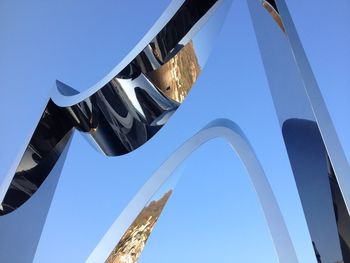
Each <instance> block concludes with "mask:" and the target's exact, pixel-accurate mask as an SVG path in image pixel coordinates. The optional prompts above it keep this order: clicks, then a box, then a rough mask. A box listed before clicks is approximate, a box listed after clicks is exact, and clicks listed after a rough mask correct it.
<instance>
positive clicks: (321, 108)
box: [248, 0, 350, 263]
mask: <svg viewBox="0 0 350 263" xmlns="http://www.w3.org/2000/svg"><path fill="white" fill-rule="evenodd" d="M248 3H249V8H250V12H251V17H252V20H253V24H254V28H255V32H256V36H257V41H258V44H259V48H260V52H261V56H262V59H263V63H264V67H265V71H266V74H267V79H268V82H269V88H270V91H271V94H272V98H273V101H274V105H275V108H276V112H277V116H278V119H279V122H280V125H281V129H282V131H283V136H284V140H285V144H286V146H287V151H288V155H289V159H290V162H291V165H292V169H293V173H294V177H295V180H296V182H297V186H298V191H299V194H300V197H301V201H302V205H303V209H304V211H305V216H306V219H307V223H308V227H309V231H310V235H311V239H312V245H313V247H314V251H315V256H316V259H317V260H318V261H319V262H329V263H333V262H343V260H344V262H347V261H348V260H349V259H348V253H349V252H348V251H349V247H348V241H344V240H349V239H350V232H349V231H348V228H349V225H350V217H349V212H348V210H347V208H346V200H347V194H348V191H347V190H346V189H347V187H348V186H349V185H348V184H347V183H346V181H347V180H348V178H346V176H347V175H349V173H348V168H349V166H348V164H347V163H346V164H345V163H344V161H345V156H344V155H343V152H342V149H341V146H340V145H339V143H338V140H337V135H336V133H335V131H334V129H333V125H332V122H331V120H330V118H329V115H328V112H327V108H326V107H325V105H324V103H323V99H322V96H321V94H320V91H319V89H318V87H317V83H316V80H315V79H314V76H313V74H312V71H311V68H309V67H308V62H307V58H306V55H305V54H304V52H303V50H302V46H301V43H300V41H299V39H298V37H297V34H296V31H295V28H294V25H293V22H292V20H291V18H290V16H289V13H288V10H287V7H286V5H285V3H284V1H283V0H280V1H278V2H276V3H275V4H274V5H271V6H272V7H274V8H275V11H276V12H279V13H280V12H281V11H282V10H283V13H284V16H282V15H281V16H280V17H281V19H282V22H283V25H284V27H285V30H283V31H282V30H280V28H276V27H274V25H273V23H271V21H270V19H268V18H267V17H266V15H265V14H264V13H262V12H261V10H260V9H259V7H258V4H257V3H256V1H254V0H252V1H250V0H249V1H248ZM277 7H278V8H277ZM287 26H288V27H287ZM289 32H292V33H291V34H290V33H289ZM301 63H302V64H303V65H300V64H301ZM301 71H302V72H301ZM276 73H278V74H276ZM322 127H323V128H322ZM323 131H324V132H323ZM332 142H334V145H333V143H332ZM332 156H333V158H332ZM332 159H335V162H330V161H329V160H332ZM336 168H338V169H340V170H339V171H341V172H340V173H339V174H338V175H339V176H337V174H334V171H335V170H336ZM344 168H346V169H344ZM344 176H345V177H344ZM344 179H345V180H344ZM343 180H344V181H343ZM340 182H342V183H340ZM344 183H345V184H344ZM342 186H344V189H345V191H343V192H342V190H341V189H342ZM339 218H341V220H339Z"/></svg>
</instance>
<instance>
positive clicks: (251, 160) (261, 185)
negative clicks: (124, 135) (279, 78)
mask: <svg viewBox="0 0 350 263" xmlns="http://www.w3.org/2000/svg"><path fill="white" fill-rule="evenodd" d="M214 138H223V139H225V140H226V141H227V142H228V143H229V144H230V146H231V147H232V148H233V149H234V151H235V152H236V153H237V154H238V156H239V158H240V160H241V162H242V164H243V165H244V167H245V169H246V171H247V175H248V176H249V177H250V179H251V181H252V184H253V186H254V189H255V191H256V193H257V196H258V199H259V202H260V204H261V206H262V209H263V212H264V216H265V218H266V221H267V224H268V227H269V230H270V233H271V236H272V240H273V243H274V246H275V249H276V252H277V255H278V258H279V261H280V262H283V263H285V262H298V260H297V256H296V253H295V250H294V246H293V243H292V241H291V238H290V236H289V233H288V230H287V227H286V225H285V222H284V219H283V216H282V213H281V211H280V208H279V205H278V203H277V200H276V198H275V196H274V194H273V191H272V189H271V186H270V184H269V182H268V180H267V177H266V175H265V173H264V170H263V168H262V166H261V164H260V162H259V161H258V159H257V157H256V155H255V153H254V151H253V149H252V147H251V146H250V144H249V141H248V139H247V138H246V137H245V135H244V134H243V132H242V131H241V129H240V128H239V127H238V126H237V125H236V124H235V123H234V122H232V121H230V120H227V119H217V120H214V121H212V122H211V123H209V124H208V125H207V126H206V127H204V128H203V129H202V130H200V131H199V132H198V133H197V134H195V135H194V136H193V137H191V138H190V139H188V140H187V141H186V142H185V143H184V144H182V145H181V146H180V147H179V148H178V149H177V150H176V151H175V152H174V153H173V154H172V155H171V156H170V157H169V158H168V159H167V160H166V161H165V162H164V163H163V164H162V165H161V166H160V167H159V168H158V170H157V171H156V172H155V173H154V174H153V176H152V177H151V178H150V179H149V180H148V181H147V182H146V183H145V184H144V186H143V187H142V188H141V189H140V191H139V192H138V193H137V194H136V195H135V197H134V198H133V199H132V200H131V201H130V203H129V204H128V206H127V207H126V208H125V209H124V210H123V212H122V213H121V214H120V215H119V217H118V218H117V219H116V221H115V222H114V223H113V224H112V226H111V227H110V229H109V230H108V231H107V233H106V234H105V235H104V237H103V238H102V240H101V241H100V243H99V244H98V245H97V246H96V247H95V249H94V250H93V251H92V253H91V254H90V256H89V257H88V259H87V261H86V262H88V263H92V262H101V261H104V260H105V259H106V258H107V257H108V255H109V254H110V252H111V251H112V250H113V248H114V247H115V245H116V244H117V243H118V241H119V239H120V238H121V237H122V236H123V234H124V232H125V231H126V230H127V228H128V227H129V225H130V224H131V222H132V221H133V220H134V219H135V218H136V217H137V215H138V214H139V213H140V212H141V210H142V209H143V208H144V207H145V205H146V204H147V202H148V200H150V199H151V197H152V196H153V195H154V194H155V193H156V192H157V190H158V189H159V188H160V187H161V186H162V185H163V184H164V183H166V181H167V179H168V178H169V177H170V176H171V174H172V173H173V172H174V171H175V169H176V168H177V167H178V166H179V165H180V164H181V163H182V162H183V161H184V160H186V158H188V157H189V156H190V155H191V153H192V152H193V151H195V150H196V149H198V148H199V147H200V146H201V145H202V144H205V143H206V142H208V141H210V140H212V139H214Z"/></svg>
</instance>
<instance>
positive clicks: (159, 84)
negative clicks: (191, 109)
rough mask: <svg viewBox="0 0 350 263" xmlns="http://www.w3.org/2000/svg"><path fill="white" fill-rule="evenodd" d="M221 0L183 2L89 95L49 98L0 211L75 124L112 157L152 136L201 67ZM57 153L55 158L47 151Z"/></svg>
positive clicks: (16, 201) (69, 91)
mask: <svg viewBox="0 0 350 263" xmlns="http://www.w3.org/2000/svg"><path fill="white" fill-rule="evenodd" d="M219 2H220V1H217V0H206V1H202V0H186V1H184V3H183V4H182V5H181V6H180V8H179V9H178V10H177V11H176V13H175V14H174V15H173V17H172V18H171V19H170V20H169V21H168V22H167V23H166V25H165V26H164V27H163V28H161V29H160V31H159V32H158V33H157V34H156V36H155V37H154V38H153V39H152V40H151V42H150V43H149V44H148V45H147V46H146V47H145V48H144V49H143V50H142V51H141V52H140V53H139V54H138V55H137V56H136V57H135V58H134V59H133V60H132V61H131V62H130V63H129V64H128V65H127V66H126V67H125V68H124V69H123V70H122V71H121V72H119V73H118V74H117V75H116V76H115V77H114V78H112V79H111V80H110V81H109V82H108V83H107V84H106V85H104V86H103V87H101V88H100V89H99V90H98V91H96V92H95V93H94V94H92V95H91V96H90V97H88V98H86V99H84V100H83V101H81V102H79V103H77V104H74V105H71V106H68V107H60V106H57V105H56V104H55V102H54V101H53V100H51V99H50V100H49V102H48V104H47V106H46V108H45V111H44V113H43V115H42V117H41V119H40V121H39V123H38V125H37V128H36V129H35V131H34V134H33V136H32V138H31V140H30V142H29V145H28V146H27V149H26V150H25V152H24V154H23V157H22V159H21V161H20V163H19V165H18V167H17V170H16V173H15V175H14V177H13V180H12V182H11V184H10V186H9V188H8V190H7V193H6V195H5V198H4V200H3V201H2V203H1V205H0V215H4V214H7V213H9V212H11V211H13V210H15V209H16V208H17V207H19V206H21V205H22V204H23V203H24V202H25V201H26V200H28V199H29V198H30V197H31V195H32V194H33V193H34V192H35V191H36V190H37V189H38V188H39V187H40V185H41V184H42V183H43V182H44V180H45V178H46V177H47V175H48V174H49V172H50V170H51V169H52V167H53V166H54V164H55V162H56V160H57V158H58V157H59V155H60V153H59V151H57V150H55V149H56V148H59V149H62V148H63V147H64V145H65V141H63V142H61V140H62V138H64V137H65V136H67V135H68V134H69V136H70V134H71V130H73V129H77V130H78V131H80V132H81V133H82V134H83V135H84V136H85V137H86V138H87V139H88V140H89V141H91V144H92V145H93V146H94V147H95V148H96V149H97V150H98V151H100V152H101V153H102V154H105V155H107V156H118V155H123V154H127V153H129V152H131V151H133V150H135V149H137V148H138V147H140V146H141V145H143V144H144V143H146V142H147V141H148V140H149V139H150V138H152V137H153V136H154V135H155V134H156V133H157V132H158V131H159V130H160V129H161V128H162V127H163V126H164V124H166V123H167V121H168V120H169V118H170V117H171V116H172V114H173V113H174V112H175V111H176V110H177V108H178V107H179V106H180V104H181V103H182V102H183V101H184V99H185V97H186V96H187V94H188V93H189V91H190V89H191V88H192V86H193V84H194V83H195V81H196V80H197V78H198V76H199V74H200V71H201V66H200V65H199V62H198V59H197V54H196V52H197V51H196V49H195V47H194V45H193V43H192V38H193V37H194V36H195V33H196V32H197V31H200V30H206V28H205V26H204V25H205V23H204V24H203V23H202V22H203V21H205V20H206V19H207V18H208V17H210V16H211V15H212V13H213V12H209V11H215V10H216V9H215V8H216V7H217V6H218V4H222V1H221V2H220V3H219ZM195 26H196V28H195V29H194V27H195ZM209 30H210V29H209ZM208 40H209V39H208ZM204 42H205V41H204ZM201 44H202V45H206V43H201ZM57 89H58V90H59V91H60V93H61V94H62V95H64V96H67V97H69V96H74V95H76V94H78V93H79V92H78V91H76V90H74V89H73V88H72V87H69V86H68V85H66V84H64V83H62V82H59V81H57ZM52 155H54V156H55V158H51V157H50V158H49V156H52ZM44 162H45V163H44ZM24 178H25V179H24Z"/></svg>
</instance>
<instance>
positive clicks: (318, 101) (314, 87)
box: [276, 0, 350, 214]
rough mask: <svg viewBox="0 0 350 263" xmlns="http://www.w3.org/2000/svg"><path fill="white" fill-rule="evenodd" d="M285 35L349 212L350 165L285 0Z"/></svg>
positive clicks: (281, 4)
mask: <svg viewBox="0 0 350 263" xmlns="http://www.w3.org/2000/svg"><path fill="white" fill-rule="evenodd" d="M276 3H277V6H278V9H279V13H280V16H281V18H282V21H283V24H284V27H285V30H286V35H287V38H288V41H289V43H290V46H291V49H292V52H293V55H294V59H295V62H296V65H297V67H298V70H299V74H300V75H301V78H302V81H303V85H304V89H305V92H306V94H307V98H308V100H309V102H310V106H311V109H312V112H313V114H314V116H315V119H316V122H317V125H318V127H319V129H320V132H321V135H322V139H323V141H324V144H325V147H326V149H327V153H328V155H329V158H330V161H331V163H332V166H333V169H334V173H335V175H336V178H337V181H338V184H339V188H340V191H341V193H342V196H343V198H344V201H345V205H346V207H347V210H348V213H349V214H350V166H349V163H348V162H347V159H346V156H345V153H344V150H343V148H342V146H341V143H340V141H339V138H338V135H337V132H336V130H335V128H334V125H333V122H332V118H331V116H330V114H329V112H328V110H327V106H326V103H325V101H324V99H323V97H322V94H321V91H320V88H319V86H318V83H317V80H316V78H315V75H314V74H313V71H312V68H311V66H310V63H309V61H308V59H307V56H306V53H305V50H304V48H303V46H302V43H301V41H300V39H299V36H298V33H297V31H296V28H295V25H294V23H293V20H292V18H291V15H290V13H289V10H288V7H287V5H286V3H285V1H284V0H276Z"/></svg>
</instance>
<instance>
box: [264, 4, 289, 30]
mask: <svg viewBox="0 0 350 263" xmlns="http://www.w3.org/2000/svg"><path fill="white" fill-rule="evenodd" d="M262 5H263V7H264V8H265V9H266V10H267V11H268V12H269V13H270V15H271V16H272V17H273V19H274V20H275V22H276V23H277V24H278V26H279V27H280V28H281V30H282V31H283V32H285V29H284V26H283V22H282V19H281V16H280V15H279V12H278V8H277V5H276V2H275V1H274V0H263V1H262Z"/></svg>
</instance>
